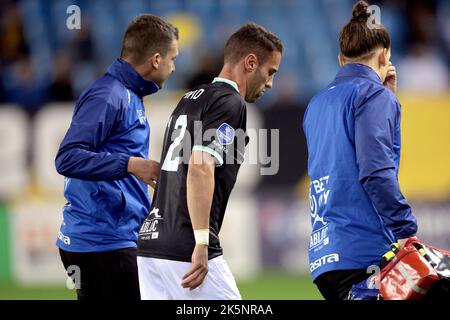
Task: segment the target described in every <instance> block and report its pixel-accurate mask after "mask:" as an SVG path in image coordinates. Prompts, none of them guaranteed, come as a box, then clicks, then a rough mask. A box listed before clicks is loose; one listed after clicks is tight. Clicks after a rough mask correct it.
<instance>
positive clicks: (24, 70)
mask: <svg viewBox="0 0 450 320" xmlns="http://www.w3.org/2000/svg"><path fill="white" fill-rule="evenodd" d="M71 4H76V5H78V6H79V7H80V9H81V28H80V29H79V30H69V29H68V28H67V27H66V20H67V18H68V17H69V14H68V13H66V9H67V7H68V6H69V5H71ZM372 4H376V5H379V6H380V8H381V22H382V23H383V24H385V25H386V26H387V27H388V28H389V30H390V33H391V35H392V40H393V41H392V42H393V48H392V50H393V58H392V59H393V62H394V63H395V64H396V65H397V67H398V69H399V75H400V83H399V84H400V87H401V88H402V89H410V90H415V91H417V90H421V91H431V92H439V91H443V90H448V88H449V87H450V84H449V83H450V80H449V78H450V76H449V70H450V68H449V66H450V20H449V19H448V18H447V17H448V16H450V2H449V1H445V0H441V1H439V0H435V1H430V0H427V1H425V0H423V1H420V0H417V1H407V0H391V1H372ZM352 5H353V1H350V0H341V1H331V0H320V1H308V0H281V1H270V0H259V1H251V0H217V1H212V0H204V1H199V0H164V1H157V0H152V1H141V0H136V1H121V0H114V1H109V0H92V1H87V0H83V1H82V0H78V1H75V0H70V1H66V0H59V1H40V0H21V1H20V0H17V1H11V0H1V1H0V72H1V79H0V103H11V104H15V105H18V106H21V107H22V108H24V109H25V110H26V111H27V112H28V113H29V114H31V115H32V114H34V113H35V112H36V111H37V110H38V109H39V108H40V107H41V106H42V105H44V104H46V103H48V102H51V101H73V100H74V99H76V97H77V96H78V95H79V94H80V92H81V91H82V90H83V89H84V88H85V87H86V85H88V84H89V83H90V82H91V81H92V80H94V79H95V78H96V77H97V76H98V75H100V74H102V73H103V72H104V71H105V69H106V68H107V66H108V65H109V64H110V63H111V62H112V61H113V59H114V58H115V57H117V56H118V55H119V54H120V46H121V37H122V34H123V31H124V29H125V27H126V25H127V23H128V22H129V21H130V20H131V19H132V18H133V16H135V15H137V14H139V13H140V12H151V13H154V14H157V15H161V16H164V17H166V18H168V19H169V20H171V21H172V22H173V23H174V24H176V25H177V26H178V27H179V28H180V33H181V45H182V51H181V55H180V59H179V61H178V62H177V71H178V73H177V75H176V77H173V78H174V80H173V81H171V82H170V83H169V85H168V86H169V88H172V89H184V88H187V87H192V86H194V85H196V84H198V83H202V82H205V81H210V80H211V78H212V77H213V76H214V75H215V74H216V73H217V71H218V70H219V68H220V64H221V57H220V52H221V50H222V46H223V42H224V41H225V39H226V37H227V36H228V34H229V33H230V32H231V31H232V30H233V29H235V28H236V27H238V26H239V25H240V24H242V23H244V22H246V21H255V22H258V23H261V24H263V25H265V26H266V27H267V28H269V29H271V30H273V31H274V32H275V33H277V34H279V36H280V37H281V38H282V39H283V41H284V43H285V47H286V54H285V57H284V60H283V63H282V68H281V70H280V73H279V76H278V77H279V82H278V83H276V84H275V86H276V87H275V89H274V93H273V94H272V95H271V96H270V98H269V99H266V104H268V105H270V104H272V103H274V102H275V101H276V100H280V99H281V100H283V101H284V100H286V99H287V100H290V101H289V103H287V104H286V105H290V104H297V105H298V107H300V108H302V107H304V106H305V103H304V101H307V99H308V98H309V97H310V96H311V95H312V94H314V92H315V91H317V90H318V89H320V88H321V86H323V85H326V83H328V82H329V81H330V80H331V79H332V77H333V75H334V74H335V72H336V71H337V63H336V55H337V53H338V34H339V30H340V27H341V26H342V25H343V24H344V23H345V22H346V21H347V20H348V19H349V14H350V12H351V10H350V8H351V6H352ZM269 12H270V14H268V13H269ZM262 103H263V104H264V102H262ZM276 104H277V105H280V103H276ZM281 104H283V103H281ZM262 107H264V105H262Z"/></svg>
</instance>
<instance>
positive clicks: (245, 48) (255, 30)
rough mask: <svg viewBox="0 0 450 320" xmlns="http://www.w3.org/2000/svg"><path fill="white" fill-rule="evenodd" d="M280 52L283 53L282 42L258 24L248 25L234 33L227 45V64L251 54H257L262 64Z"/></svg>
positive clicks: (225, 54)
mask: <svg viewBox="0 0 450 320" xmlns="http://www.w3.org/2000/svg"><path fill="white" fill-rule="evenodd" d="M274 51H278V52H280V53H283V44H282V43H281V40H280V39H279V38H278V37H277V36H276V35H275V34H273V33H272V32H270V31H268V30H266V29H265V28H264V27H263V26H260V25H258V24H256V23H252V22H250V23H246V24H245V25H243V26H242V27H241V28H239V30H237V31H236V32H235V33H233V34H232V35H231V36H230V38H229V39H228V41H227V43H226V44H225V49H224V60H225V63H233V64H234V63H236V62H238V61H239V60H240V59H242V58H243V57H245V56H246V55H248V54H250V53H254V54H256V56H257V58H258V60H260V62H261V63H264V61H265V60H266V59H267V58H268V56H269V55H270V54H271V53H272V52H274Z"/></svg>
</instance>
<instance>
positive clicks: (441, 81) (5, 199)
mask: <svg viewBox="0 0 450 320" xmlns="http://www.w3.org/2000/svg"><path fill="white" fill-rule="evenodd" d="M353 3H354V2H353V1H350V0H339V1H335V0H317V1H315V0H279V1H275V0H257V1H256V0H254V1H251V0H146V1H144V0H130V1H125V0H123V1H121V0H115V1H111V0H89V1H87V0H79V1H75V0H59V1H56V0H55V1H50V0H48V1H38V0H22V1H6V0H0V299H73V298H75V293H74V292H73V291H71V290H68V289H66V288H65V280H66V278H65V273H64V269H63V267H62V264H61V262H60V260H59V257H58V252H57V248H56V246H55V240H56V235H57V231H58V227H59V224H60V223H61V218H62V215H61V210H62V206H63V205H64V203H65V200H64V198H63V196H62V193H63V178H62V177H61V176H58V174H57V173H56V172H55V169H54V157H55V154H56V151H57V148H58V146H59V143H60V141H61V139H62V137H63V135H64V133H65V131H66V130H67V128H68V126H69V123H70V119H71V113H72V109H73V106H74V101H75V100H76V98H77V97H78V95H79V94H80V93H81V91H82V90H83V89H84V88H85V87H86V86H87V85H88V84H89V83H90V82H92V81H93V80H94V79H96V78H97V77H98V76H100V75H101V74H103V73H104V72H105V70H106V68H107V67H108V66H109V65H110V64H111V63H112V62H113V60H114V59H115V58H117V57H118V56H119V54H120V48H121V38H122V36H123V32H124V30H125V28H126V25H127V24H128V23H129V22H130V21H131V19H132V18H133V17H134V16H136V15H137V14H139V13H153V14H156V15H160V16H162V17H164V18H167V19H168V20H169V21H171V22H172V23H173V24H174V25H175V26H177V27H178V28H179V30H180V44H181V51H180V56H179V58H178V60H177V62H176V73H175V74H174V75H173V76H172V77H171V78H170V80H169V82H168V83H167V85H166V87H165V88H164V90H162V91H160V92H159V93H157V94H156V95H155V96H152V97H147V99H146V100H145V104H146V111H147V117H148V119H149V122H150V125H151V151H150V156H151V158H152V159H156V160H159V159H160V150H161V145H162V135H163V131H164V128H165V124H166V121H167V120H168V117H169V115H170V113H171V111H172V109H173V108H174V107H175V105H176V103H177V101H178V99H179V98H180V97H181V96H182V95H183V93H184V92H186V90H187V89H188V88H190V87H192V86H195V85H197V84H199V83H204V82H210V81H211V80H212V78H213V77H214V76H216V75H217V74H218V71H219V70H220V67H221V59H222V58H221V51H222V49H223V45H224V43H225V41H226V39H227V38H228V36H229V35H230V34H231V33H232V32H233V31H234V30H236V29H237V28H238V27H239V26H240V25H242V24H243V23H245V22H247V21H254V22H257V23H260V24H262V25H264V26H265V27H267V28H268V29H270V30H272V31H273V32H275V33H276V34H278V35H279V36H280V38H281V39H282V40H283V42H284V45H285V54H284V57H283V60H282V63H281V68H280V71H279V73H278V74H277V75H276V77H275V83H274V88H273V90H270V92H269V93H268V94H267V93H266V95H265V96H264V97H263V98H261V99H260V100H259V101H258V102H257V103H256V104H254V105H249V106H248V107H249V111H248V112H249V120H248V127H249V128H255V129H259V128H267V129H279V130H280V136H279V137H280V141H279V144H277V145H271V146H269V147H268V148H259V147H258V148H256V146H255V145H254V146H251V147H252V148H253V149H252V150H261V151H262V153H263V154H264V153H266V154H267V153H268V154H269V156H271V157H272V163H271V164H268V165H267V164H266V165H265V166H266V167H270V166H271V165H275V164H276V163H277V157H276V154H277V152H276V151H277V146H278V149H279V161H278V162H279V170H278V173H277V174H276V175H271V176H261V175H260V169H261V167H260V166H256V165H249V164H247V165H244V167H243V168H242V170H241V172H240V175H239V178H238V183H237V185H236V187H235V190H234V192H233V194H232V196H231V200H230V203H229V206H228V209H227V213H226V217H225V224H224V227H223V230H222V232H221V236H222V239H223V240H222V245H223V247H224V253H225V258H226V259H227V260H228V262H229V264H230V266H231V269H232V271H233V273H234V274H235V275H236V278H237V280H238V285H239V288H240V289H241V292H242V295H243V298H245V299H316V298H320V294H318V292H317V290H316V289H315V287H314V286H313V285H312V284H311V279H310V277H309V268H308V262H307V248H308V245H309V230H310V226H309V225H310V214H309V200H308V186H309V181H308V179H307V177H306V145H305V140H304V137H303V132H302V130H301V120H302V117H303V113H304V110H305V108H306V105H307V103H308V100H309V99H310V98H311V96H312V95H313V94H314V93H315V92H317V91H318V90H319V89H321V88H322V87H323V86H325V85H327V84H328V83H329V82H331V81H332V80H333V77H334V75H335V74H336V72H337V71H338V64H337V55H338V50H339V49H338V35H339V31H340V28H341V27H342V26H343V25H344V23H346V22H347V21H348V20H349V18H350V16H351V8H352V5H353ZM72 4H75V5H77V6H79V8H80V13H81V29H80V30H69V29H68V28H67V27H66V21H67V19H68V18H69V17H70V16H71V14H70V13H69V14H68V13H66V10H67V8H68V7H69V6H70V5H72ZM371 4H376V5H379V6H380V8H381V22H382V23H383V24H384V25H385V26H387V28H388V29H389V31H390V34H391V36H392V44H393V47H392V61H393V63H394V64H395V65H396V66H397V68H398V74H399V87H400V94H399V97H400V101H401V103H402V105H403V119H402V121H403V123H402V129H403V131H402V137H403V149H402V162H401V168H400V183H401V187H402V190H403V191H404V193H405V195H406V197H407V199H408V200H409V202H410V203H411V205H412V207H413V210H414V213H415V214H416V216H417V217H418V221H419V233H418V235H419V237H421V238H422V239H423V240H424V241H428V242H430V243H431V244H433V245H435V246H440V247H442V248H445V249H447V250H448V249H450V201H449V200H450V148H449V147H450V146H449V144H450V143H449V141H450V140H449V138H450V124H449V123H450V73H449V67H450V19H449V18H448V17H449V16H450V1H447V0H440V1H439V0H436V1H425V0H423V1H420V0H417V1H406V0H391V1H376V2H372V3H371ZM256 142H257V141H253V143H256ZM252 152H254V151H252ZM271 153H272V154H271ZM260 160H261V159H260ZM263 166H264V165H263Z"/></svg>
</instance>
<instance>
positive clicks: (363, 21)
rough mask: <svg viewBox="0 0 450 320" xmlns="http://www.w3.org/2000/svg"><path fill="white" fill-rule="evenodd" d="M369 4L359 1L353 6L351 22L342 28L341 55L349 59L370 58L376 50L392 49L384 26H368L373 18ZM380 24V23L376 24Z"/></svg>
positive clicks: (340, 37) (340, 38)
mask: <svg viewBox="0 0 450 320" xmlns="http://www.w3.org/2000/svg"><path fill="white" fill-rule="evenodd" d="M368 9H369V4H368V3H367V2H365V1H358V2H357V3H356V4H355V5H354V6H353V12H352V16H353V17H352V18H351V20H350V21H349V22H348V23H347V24H346V25H345V26H344V27H343V28H342V30H341V34H340V36H339V46H340V49H341V53H342V54H343V55H344V57H347V58H368V57H370V53H371V52H372V51H373V50H374V49H376V48H386V49H389V48H390V47H391V38H390V37H389V33H388V32H387V30H386V28H385V27H384V26H383V25H382V24H376V25H373V26H372V27H371V28H369V26H368V23H367V22H368V20H369V18H370V17H371V16H372V14H371V13H370V12H369V10H368ZM376 23H378V22H376Z"/></svg>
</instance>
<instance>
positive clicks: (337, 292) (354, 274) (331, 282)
mask: <svg viewBox="0 0 450 320" xmlns="http://www.w3.org/2000/svg"><path fill="white" fill-rule="evenodd" d="M370 275H371V274H369V273H367V270H365V269H358V270H336V271H329V272H325V273H323V274H321V275H320V276H319V277H317V279H316V280H315V281H314V283H315V284H316V285H317V288H318V289H319V291H320V293H321V294H322V296H323V297H324V298H325V300H333V301H337V300H344V299H346V298H347V297H348V294H349V292H350V289H351V288H352V286H353V285H354V284H357V283H359V282H361V281H363V280H365V279H367V278H369V276H370Z"/></svg>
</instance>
